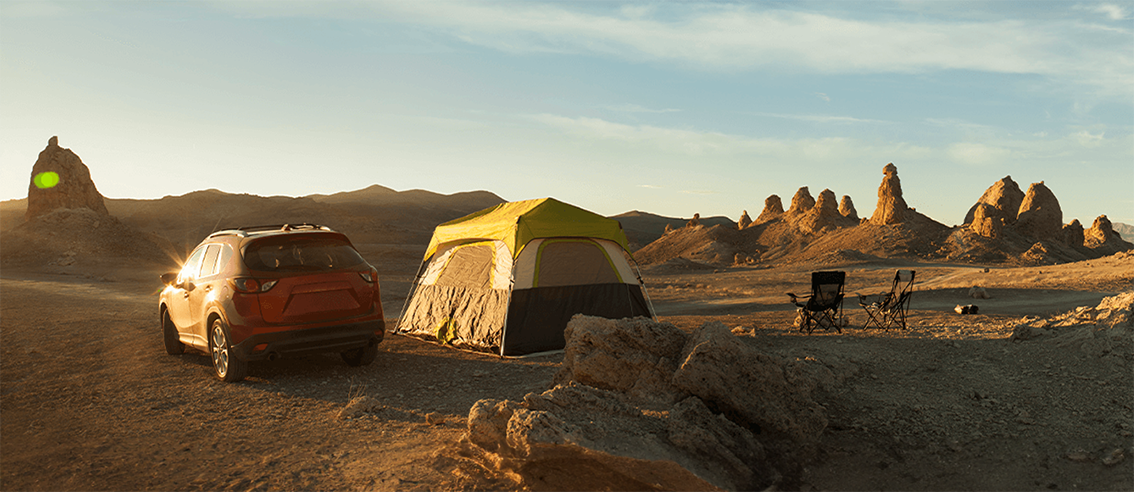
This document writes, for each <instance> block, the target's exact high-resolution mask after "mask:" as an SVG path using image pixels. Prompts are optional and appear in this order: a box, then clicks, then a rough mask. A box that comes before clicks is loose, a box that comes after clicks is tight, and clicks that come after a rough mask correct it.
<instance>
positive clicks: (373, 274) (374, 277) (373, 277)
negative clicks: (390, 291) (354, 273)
mask: <svg viewBox="0 0 1134 492" xmlns="http://www.w3.org/2000/svg"><path fill="white" fill-rule="evenodd" d="M358 276H360V277H362V280H365V281H366V283H368V284H372V283H374V282H377V281H378V270H376V269H374V268H371V269H370V271H369V272H358Z"/></svg>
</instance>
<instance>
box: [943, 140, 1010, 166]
mask: <svg viewBox="0 0 1134 492" xmlns="http://www.w3.org/2000/svg"><path fill="white" fill-rule="evenodd" d="M946 153H947V154H948V155H949V157H950V158H951V159H953V160H954V161H957V162H961V163H965V164H994V163H998V162H1000V161H1003V160H1004V159H1007V158H1009V157H1010V156H1011V154H1012V151H1010V150H1009V149H1005V148H1002V147H995V146H991V145H985V144H980V143H970V142H960V143H955V144H953V145H950V146H949V147H948V148H947V149H946Z"/></svg>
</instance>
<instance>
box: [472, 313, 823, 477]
mask: <svg viewBox="0 0 1134 492" xmlns="http://www.w3.org/2000/svg"><path fill="white" fill-rule="evenodd" d="M564 335H565V337H566V339H567V344H566V347H565V349H564V356H563V363H562V367H561V369H560V371H559V372H558V373H557V374H556V376H555V378H554V381H553V382H554V386H553V387H552V388H551V389H549V390H547V391H544V392H542V393H529V394H528V395H526V396H525V397H524V400H523V401H522V402H510V401H499V400H481V401H479V402H477V403H476V404H475V405H474V406H473V407H472V408H471V409H470V411H469V417H468V426H469V433H468V441H469V442H471V443H472V444H473V445H475V446H477V447H479V449H480V450H481V451H479V453H482V454H483V453H489V454H490V455H491V456H489V457H488V458H487V459H485V461H486V462H487V463H488V466H491V467H496V468H498V469H507V470H506V471H508V472H509V474H510V475H512V476H518V477H519V480H520V481H521V482H522V483H521V484H520V485H521V486H522V487H523V488H531V489H533V490H534V489H554V488H565V487H566V488H570V489H580V490H582V489H606V490H611V489H636V490H637V489H641V490H645V489H650V490H657V489H658V488H659V487H660V488H662V489H681V490H692V489H704V488H713V487H716V488H720V489H726V490H763V489H767V488H768V487H777V488H785V487H786V488H792V487H795V486H798V484H799V480H800V474H801V473H802V466H803V464H805V463H806V462H807V461H808V460H809V459H811V458H813V457H814V456H815V451H816V449H817V442H818V439H819V436H820V435H821V434H822V432H823V429H824V427H825V426H826V422H827V421H826V417H825V415H824V409H823V407H821V406H820V405H818V404H817V403H816V402H815V401H814V400H812V398H811V392H812V391H813V390H814V389H815V388H816V387H817V386H819V385H820V384H821V383H820V382H819V380H818V379H816V378H815V376H814V375H813V373H815V371H810V372H809V371H808V370H806V369H805V368H801V367H796V366H791V365H789V364H788V363H787V362H785V361H783V360H781V359H779V358H776V357H772V356H769V355H767V354H764V353H762V352H759V351H758V350H757V349H755V348H754V347H752V346H750V345H747V344H746V343H744V342H741V341H739V339H738V338H737V337H736V336H734V335H733V333H732V332H731V331H729V329H728V328H727V327H725V326H724V325H723V324H721V323H707V324H705V325H704V326H702V327H701V328H699V329H697V330H696V331H694V333H693V334H692V335H689V334H686V333H685V332H684V331H682V330H680V329H678V328H676V327H675V326H673V325H672V324H669V323H657V322H654V321H652V320H649V319H646V318H635V319H622V320H609V319H604V318H598V317H591V316H584V315H576V316H575V317H574V318H572V319H571V322H570V323H568V325H567V329H566V331H565V333H564ZM828 384H829V385H834V384H836V383H835V382H834V381H833V379H832V381H830V382H829V383H828ZM754 429H758V431H755V432H754ZM472 454H474V455H475V454H477V453H472ZM567 462H570V463H571V467H570V469H571V470H572V472H571V473H567V472H559V473H561V474H562V476H561V477H559V478H556V479H553V480H552V479H548V478H547V477H548V476H549V470H552V472H551V474H552V475H554V473H555V472H554V471H553V470H556V469H561V468H562V464H563V463H567ZM549 480H550V481H549ZM558 480H562V481H561V482H560V481H558Z"/></svg>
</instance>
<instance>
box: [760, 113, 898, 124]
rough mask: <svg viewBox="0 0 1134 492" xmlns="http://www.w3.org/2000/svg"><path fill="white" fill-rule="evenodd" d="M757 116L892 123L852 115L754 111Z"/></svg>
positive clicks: (826, 121) (834, 121)
mask: <svg viewBox="0 0 1134 492" xmlns="http://www.w3.org/2000/svg"><path fill="white" fill-rule="evenodd" d="M753 114H755V115H757V116H768V117H771V118H783V119H788V120H799V121H809V122H812V123H891V122H889V121H883V120H871V119H864V118H855V117H852V116H829V115H811V114H783V113H753Z"/></svg>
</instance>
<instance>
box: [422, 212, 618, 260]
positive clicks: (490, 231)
mask: <svg viewBox="0 0 1134 492" xmlns="http://www.w3.org/2000/svg"><path fill="white" fill-rule="evenodd" d="M543 237H593V238H600V239H609V240H611V241H614V242H616V243H618V244H619V245H621V246H622V249H625V250H627V251H629V249H628V244H627V242H626V233H624V232H622V224H620V223H619V222H618V221H617V220H614V219H608V218H606V217H603V216H601V215H599V214H596V213H594V212H588V211H586V210H583V209H581V208H579V207H576V206H574V205H569V204H566V203H563V202H561V201H559V200H556V199H554V198H540V199H536V200H524V201H522V202H508V203H501V204H500V205H496V206H494V207H489V208H486V209H484V210H481V211H479V212H474V213H471V214H469V215H466V216H464V217H461V218H459V219H455V220H451V221H449V222H446V223H444V224H441V225H439V226H437V229H435V230H434V231H433V239H430V240H429V249H427V250H426V251H425V259H429V257H430V256H433V253H436V252H437V248H438V247H439V246H441V245H442V244H445V243H451V242H467V241H471V240H486V239H488V240H497V241H503V242H504V244H506V245H507V246H508V249H509V250H510V251H511V252H512V257H513V258H515V257H517V256H519V255H520V250H522V249H524V245H525V244H528V241H531V240H532V239H537V238H543Z"/></svg>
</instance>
